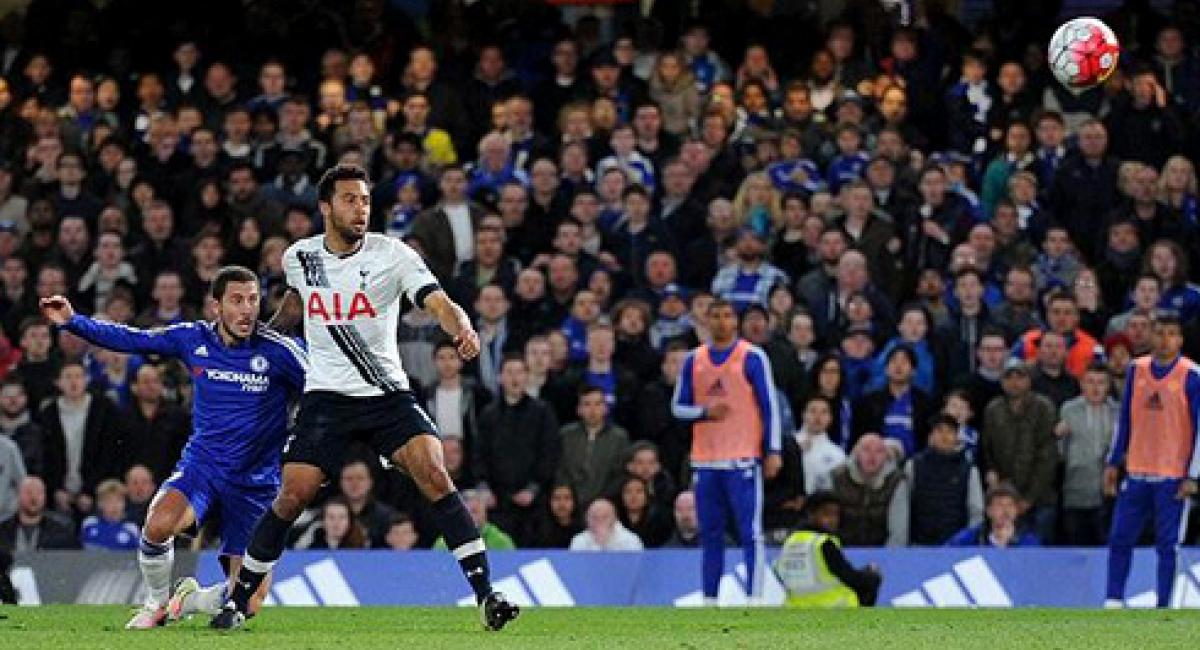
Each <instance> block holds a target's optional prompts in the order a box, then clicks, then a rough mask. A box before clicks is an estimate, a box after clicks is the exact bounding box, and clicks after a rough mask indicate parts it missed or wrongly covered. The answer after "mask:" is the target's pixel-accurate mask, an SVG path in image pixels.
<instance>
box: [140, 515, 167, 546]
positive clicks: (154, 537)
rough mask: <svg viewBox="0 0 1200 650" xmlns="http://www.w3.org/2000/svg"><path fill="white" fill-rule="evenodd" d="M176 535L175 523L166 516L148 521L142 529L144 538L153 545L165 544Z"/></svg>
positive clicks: (151, 518)
mask: <svg viewBox="0 0 1200 650" xmlns="http://www.w3.org/2000/svg"><path fill="white" fill-rule="evenodd" d="M174 535H175V522H174V521H173V520H172V519H171V518H170V517H166V516H162V515H159V516H157V517H150V518H149V519H147V520H146V525H145V526H143V527H142V537H145V538H146V541H148V542H150V543H151V544H164V543H166V542H167V540H169V539H171V537H173V536H174Z"/></svg>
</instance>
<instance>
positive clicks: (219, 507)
mask: <svg viewBox="0 0 1200 650" xmlns="http://www.w3.org/2000/svg"><path fill="white" fill-rule="evenodd" d="M167 488H171V489H174V490H176V491H178V492H179V493H180V494H182V495H183V496H184V497H185V498H186V499H187V500H188V503H189V504H191V506H192V511H193V512H195V513H196V523H197V525H199V524H202V523H203V522H204V521H205V517H206V516H207V515H208V514H209V513H211V512H214V511H219V512H220V520H221V521H220V528H219V529H218V533H219V534H220V536H221V554H222V555H242V554H243V553H245V552H246V546H248V545H249V544H250V537H251V536H252V535H253V534H254V526H255V524H257V523H258V519H259V517H262V515H263V513H264V512H266V511H267V508H270V507H271V502H272V501H274V500H275V495H276V494H278V492H279V486H278V485H275V484H271V485H257V486H253V485H236V484H234V483H233V482H231V481H230V480H229V478H228V477H226V476H222V475H220V474H219V473H216V472H212V471H211V470H206V469H204V468H203V467H202V466H200V465H197V464H195V463H184V462H180V463H179V464H178V465H176V466H175V473H173V474H171V476H170V477H169V478H168V479H167V480H166V481H163V486H162V488H161V489H163V490H165V489H167Z"/></svg>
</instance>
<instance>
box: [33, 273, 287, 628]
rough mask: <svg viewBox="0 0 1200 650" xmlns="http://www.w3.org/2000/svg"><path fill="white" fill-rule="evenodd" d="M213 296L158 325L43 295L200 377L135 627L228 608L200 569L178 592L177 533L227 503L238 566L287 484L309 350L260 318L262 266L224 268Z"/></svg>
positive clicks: (153, 533)
mask: <svg viewBox="0 0 1200 650" xmlns="http://www.w3.org/2000/svg"><path fill="white" fill-rule="evenodd" d="M212 298H213V299H214V300H215V302H216V314H217V318H216V320H214V321H212V322H204V321H199V322H190V323H179V324H177V325H171V326H169V327H163V328H159V329H153V330H140V329H135V328H131V327H126V326H124V325H118V324H113V323H106V322H101V321H97V320H95V319H92V318H88V317H86V316H82V315H79V314H76V313H75V311H74V309H73V308H72V307H71V303H70V302H69V301H68V300H67V299H66V298H64V297H62V296H52V297H50V298H45V299H43V300H42V301H41V309H42V313H43V314H45V316H46V317H47V318H48V319H49V320H50V321H51V322H52V323H54V324H55V325H58V326H60V327H62V328H63V329H66V330H67V331H69V332H71V333H73V334H76V335H78V336H81V337H83V338H84V339H86V340H87V341H89V342H91V343H93V344H95V345H98V346H101V347H104V348H108V349H112V350H117V351H120V352H126V353H138V354H157V355H160V356H164V357H173V358H177V359H180V360H182V361H183V362H184V363H186V364H187V365H188V367H189V368H190V370H191V374H192V378H193V382H194V383H195V389H194V390H195V393H194V394H195V397H194V400H193V405H192V429H193V431H192V435H191V438H190V439H189V440H188V442H187V445H186V446H185V447H184V449H183V455H182V457H181V459H180V460H179V463H178V464H177V465H176V466H175V472H174V473H173V474H172V475H171V477H170V478H168V479H167V480H166V481H164V482H163V485H162V487H161V488H160V489H159V491H158V494H156V495H155V497H154V500H153V501H152V502H151V504H150V509H149V512H148V513H147V515H146V524H145V526H144V527H143V528H142V538H141V543H140V544H139V547H138V566H139V567H140V568H141V572H142V577H143V578H144V579H145V582H146V590H147V596H146V602H145V604H144V605H143V606H142V608H141V609H140V610H138V612H137V613H136V614H134V616H133V618H132V619H131V620H130V621H129V623H128V624H127V625H126V626H125V627H126V628H127V629H150V628H154V627H158V626H160V625H163V624H165V623H166V622H167V621H168V619H170V620H175V619H178V618H179V617H181V616H182V615H184V614H186V613H190V612H193V611H208V612H211V613H215V612H216V611H217V610H219V608H220V606H221V604H222V603H223V602H224V600H225V593H226V592H225V584H223V583H222V584H217V585H214V586H212V587H209V588H208V589H199V585H198V584H197V583H196V581H195V579H194V578H185V579H184V580H181V581H180V583H179V585H178V586H177V587H176V593H175V595H174V596H171V595H170V591H171V567H172V564H173V562H174V547H173V541H174V536H175V535H177V534H179V533H181V532H183V531H184V530H185V529H187V528H188V526H190V525H191V524H192V523H193V522H196V523H199V522H202V521H204V518H205V515H206V514H208V513H209V512H214V511H216V510H218V509H219V511H220V519H221V526H220V536H221V555H222V556H223V562H222V564H223V565H225V569H226V571H227V572H228V573H229V575H237V571H238V568H239V567H240V565H241V556H242V554H243V552H245V550H246V546H247V544H249V542H250V537H251V533H252V532H253V530H254V524H255V522H257V521H258V519H259V517H260V516H261V515H262V514H263V513H264V512H265V511H266V510H267V508H268V507H270V505H271V501H272V500H273V499H274V498H275V495H276V494H277V493H278V491H279V484H280V469H279V462H280V454H281V450H282V449H283V445H284V442H285V440H286V438H287V426H288V411H289V409H288V406H289V403H290V402H291V400H292V399H293V398H297V397H299V395H300V393H301V391H302V390H303V389H304V375H305V371H306V370H307V367H308V357H307V354H306V352H305V350H304V348H302V347H301V346H300V344H299V343H298V342H296V341H295V340H293V339H290V338H288V337H286V336H284V335H282V334H279V333H278V332H275V331H274V330H271V329H269V328H268V327H267V326H266V325H264V324H262V323H259V322H258V314H259V301H260V285H259V282H258V277H257V276H256V275H255V274H254V272H253V271H251V270H249V269H247V268H244V267H240V266H228V267H225V268H223V269H221V270H220V272H218V273H217V276H216V278H215V279H214V280H213V283H212ZM226 558H227V563H226V561H225V559H226ZM168 605H169V606H168Z"/></svg>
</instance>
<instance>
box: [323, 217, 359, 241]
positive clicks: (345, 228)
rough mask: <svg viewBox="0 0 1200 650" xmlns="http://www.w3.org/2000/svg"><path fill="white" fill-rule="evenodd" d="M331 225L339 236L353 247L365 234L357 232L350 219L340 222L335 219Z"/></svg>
mask: <svg viewBox="0 0 1200 650" xmlns="http://www.w3.org/2000/svg"><path fill="white" fill-rule="evenodd" d="M331 225H332V226H333V228H334V230H336V231H337V234H338V237H341V238H342V241H343V242H345V243H346V244H347V245H349V246H351V247H353V246H357V245H358V242H359V240H361V239H362V238H363V236H364V235H365V233H359V232H356V231H355V230H354V226H353V225H352V224H351V223H350V220H349V219H347V220H346V221H344V222H340V223H339V222H338V221H334V222H333V224H331Z"/></svg>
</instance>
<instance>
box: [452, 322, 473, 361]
mask: <svg viewBox="0 0 1200 650" xmlns="http://www.w3.org/2000/svg"><path fill="white" fill-rule="evenodd" d="M454 347H456V348H458V355H459V356H460V357H462V358H463V360H464V361H470V360H471V359H474V358H475V357H477V356H479V334H478V333H476V332H475V330H474V329H473V328H470V327H464V328H463V329H462V331H460V332H459V333H458V336H456V337H454Z"/></svg>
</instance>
